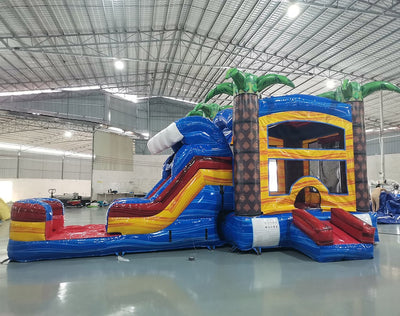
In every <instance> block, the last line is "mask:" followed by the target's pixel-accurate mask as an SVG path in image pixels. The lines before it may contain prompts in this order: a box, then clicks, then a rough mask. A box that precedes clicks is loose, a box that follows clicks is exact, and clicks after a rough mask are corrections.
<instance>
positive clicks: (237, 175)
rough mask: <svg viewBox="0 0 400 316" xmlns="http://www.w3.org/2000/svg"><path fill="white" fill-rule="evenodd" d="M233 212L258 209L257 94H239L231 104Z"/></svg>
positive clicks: (251, 212) (252, 212) (255, 212)
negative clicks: (232, 105)
mask: <svg viewBox="0 0 400 316" xmlns="http://www.w3.org/2000/svg"><path fill="white" fill-rule="evenodd" d="M233 118H234V120H233V153H234V155H233V156H234V167H233V175H234V190H235V214H236V215H240V216H255V215H260V214H262V213H261V196H260V152H259V136H258V96H257V94H252V93H243V94H238V95H237V96H235V98H234V107H233Z"/></svg>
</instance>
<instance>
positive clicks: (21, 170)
mask: <svg viewBox="0 0 400 316" xmlns="http://www.w3.org/2000/svg"><path fill="white" fill-rule="evenodd" d="M91 170H92V161H91V160H90V159H84V158H74V157H64V158H63V157H62V156H55V155H41V154H35V153H27V152H21V153H20V154H18V151H16V150H0V180H1V179H4V178H34V179H74V180H90V179H91Z"/></svg>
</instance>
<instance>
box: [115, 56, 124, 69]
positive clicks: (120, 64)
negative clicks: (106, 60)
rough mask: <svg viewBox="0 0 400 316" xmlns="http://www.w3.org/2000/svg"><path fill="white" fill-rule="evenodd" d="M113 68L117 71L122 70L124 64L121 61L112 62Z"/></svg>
mask: <svg viewBox="0 0 400 316" xmlns="http://www.w3.org/2000/svg"><path fill="white" fill-rule="evenodd" d="M114 67H115V69H117V70H122V69H124V67H125V64H124V62H123V61H122V60H119V59H117V60H116V61H114Z"/></svg>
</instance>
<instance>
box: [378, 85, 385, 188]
mask: <svg viewBox="0 0 400 316" xmlns="http://www.w3.org/2000/svg"><path fill="white" fill-rule="evenodd" d="M380 100H381V102H380V125H379V145H380V151H381V170H380V178H381V179H380V180H381V181H382V182H383V181H385V179H386V176H385V152H384V150H385V148H384V147H385V146H384V139H383V132H384V130H383V92H382V91H381V96H380Z"/></svg>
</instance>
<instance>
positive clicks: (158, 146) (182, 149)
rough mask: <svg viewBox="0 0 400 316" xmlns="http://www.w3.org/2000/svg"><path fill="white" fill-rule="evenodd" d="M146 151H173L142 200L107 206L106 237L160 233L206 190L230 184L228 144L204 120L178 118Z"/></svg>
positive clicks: (208, 121) (210, 124)
mask: <svg viewBox="0 0 400 316" xmlns="http://www.w3.org/2000/svg"><path fill="white" fill-rule="evenodd" d="M148 148H149V150H150V152H151V153H153V154H155V153H159V152H161V151H163V150H165V149H168V148H172V149H173V151H174V153H173V155H171V156H170V157H169V158H168V159H167V160H166V162H165V164H164V168H163V175H162V179H161V180H160V181H159V182H158V183H157V184H156V185H155V187H154V188H153V189H152V190H151V191H150V192H149V194H148V195H147V196H146V197H145V198H126V199H119V200H116V201H114V202H113V203H112V204H111V205H110V207H109V209H108V214H107V232H108V233H121V234H149V233H154V232H157V231H160V230H162V229H164V228H166V227H167V226H169V225H170V224H172V223H173V222H174V221H175V220H176V219H177V218H178V217H179V216H180V215H181V214H182V212H183V211H184V210H185V209H186V208H187V206H188V205H189V204H190V203H191V202H192V201H193V200H194V199H195V198H196V196H197V195H198V194H199V193H200V192H201V191H202V190H203V189H204V188H205V187H206V186H231V185H232V152H231V150H230V147H229V143H228V142H227V139H226V137H225V135H224V133H223V132H222V131H221V129H220V128H219V127H217V125H215V124H214V123H213V122H211V121H210V120H208V119H205V118H202V117H186V118H182V119H180V120H178V121H176V122H174V123H172V124H171V125H169V126H168V127H167V128H165V129H164V130H162V131H161V132H159V133H158V134H157V135H155V136H154V137H153V138H152V139H150V140H149V143H148ZM205 207H207V206H205ZM210 207H213V208H214V206H210Z"/></svg>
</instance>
